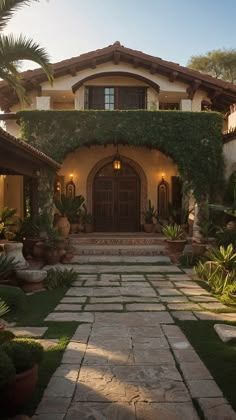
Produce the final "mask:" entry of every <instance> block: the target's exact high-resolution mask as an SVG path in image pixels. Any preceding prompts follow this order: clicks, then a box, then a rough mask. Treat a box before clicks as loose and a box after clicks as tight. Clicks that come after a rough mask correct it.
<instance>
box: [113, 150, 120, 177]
mask: <svg viewBox="0 0 236 420" xmlns="http://www.w3.org/2000/svg"><path fill="white" fill-rule="evenodd" d="M113 169H114V171H120V170H121V160H120V154H119V151H118V145H117V147H116V153H115V156H114V158H113Z"/></svg>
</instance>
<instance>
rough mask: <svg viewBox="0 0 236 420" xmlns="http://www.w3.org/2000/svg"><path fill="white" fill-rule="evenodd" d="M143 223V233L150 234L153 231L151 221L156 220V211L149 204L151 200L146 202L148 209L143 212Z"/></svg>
mask: <svg viewBox="0 0 236 420" xmlns="http://www.w3.org/2000/svg"><path fill="white" fill-rule="evenodd" d="M143 215H144V220H145V223H144V225H143V228H144V232H146V233H152V232H153V230H154V224H153V219H157V210H155V208H154V206H153V205H152V203H151V200H148V209H147V210H146V211H144V212H143Z"/></svg>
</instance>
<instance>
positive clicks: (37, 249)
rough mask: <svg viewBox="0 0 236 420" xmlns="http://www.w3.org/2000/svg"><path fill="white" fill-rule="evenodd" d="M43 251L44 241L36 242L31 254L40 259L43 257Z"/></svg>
mask: <svg viewBox="0 0 236 420" xmlns="http://www.w3.org/2000/svg"><path fill="white" fill-rule="evenodd" d="M44 252H45V244H44V242H36V244H35V245H34V247H33V256H34V257H35V258H36V259H37V260H42V259H43V257H44Z"/></svg>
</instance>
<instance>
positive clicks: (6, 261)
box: [0, 254, 17, 280]
mask: <svg viewBox="0 0 236 420" xmlns="http://www.w3.org/2000/svg"><path fill="white" fill-rule="evenodd" d="M14 260H15V258H14V257H8V256H7V255H5V254H1V255H0V280H4V279H7V278H8V277H9V276H10V275H11V273H12V271H13V270H14V269H16V268H17V263H15V262H14Z"/></svg>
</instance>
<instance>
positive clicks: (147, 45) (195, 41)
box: [5, 0, 236, 70]
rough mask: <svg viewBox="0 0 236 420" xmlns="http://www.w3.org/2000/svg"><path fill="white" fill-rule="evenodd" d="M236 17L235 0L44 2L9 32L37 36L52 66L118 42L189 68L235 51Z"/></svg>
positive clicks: (22, 13)
mask: <svg viewBox="0 0 236 420" xmlns="http://www.w3.org/2000/svg"><path fill="white" fill-rule="evenodd" d="M235 18H236V1H235V0H225V1H222V0H40V1H39V2H38V3H37V2H34V1H32V4H31V5H30V6H25V7H23V8H22V9H21V10H18V11H17V12H16V13H15V15H14V17H13V18H12V19H11V21H10V23H9V24H8V26H7V28H6V30H5V33H14V34H15V35H18V34H20V33H23V34H24V35H25V36H27V37H30V38H33V39H34V40H35V41H36V42H38V43H39V44H40V45H41V46H43V47H44V48H46V50H47V52H48V54H49V56H50V58H51V62H53V63H54V62H57V61H61V60H64V59H67V58H71V57H73V56H78V55H80V54H82V53H85V52H89V51H93V50H96V49H98V48H104V47H106V46H108V45H110V44H113V43H114V42H115V41H120V43H121V44H122V45H124V46H126V47H128V48H132V49H135V50H139V51H143V52H144V53H147V54H151V55H154V56H156V57H161V58H162V59H164V60H168V61H174V62H176V63H179V64H181V65H186V64H187V62H188V60H189V58H190V57H191V56H192V55H199V54H204V53H206V52H207V51H210V50H212V49H218V48H236V45H235V41H236V35H235V34H236V32H235ZM34 67H35V65H30V64H29V62H27V63H24V65H23V67H22V69H23V70H26V69H28V68H34Z"/></svg>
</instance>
